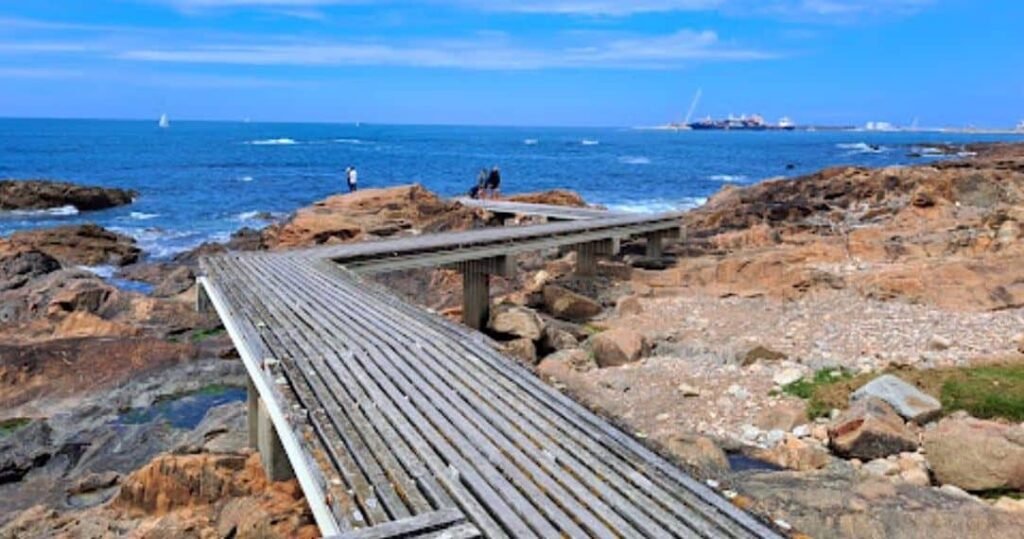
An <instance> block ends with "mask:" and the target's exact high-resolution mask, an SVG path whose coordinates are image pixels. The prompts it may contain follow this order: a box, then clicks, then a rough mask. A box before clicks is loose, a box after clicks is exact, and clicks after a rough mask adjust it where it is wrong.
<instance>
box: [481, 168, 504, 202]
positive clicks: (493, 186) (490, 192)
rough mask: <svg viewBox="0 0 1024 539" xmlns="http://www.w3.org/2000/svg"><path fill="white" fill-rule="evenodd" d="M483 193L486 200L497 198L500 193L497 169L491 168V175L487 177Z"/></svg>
mask: <svg viewBox="0 0 1024 539" xmlns="http://www.w3.org/2000/svg"><path fill="white" fill-rule="evenodd" d="M484 191H485V192H486V193H487V196H488V198H498V196H499V194H500V193H501V171H499V170H498V167H496V166H495V167H494V168H492V169H491V173H490V174H488V175H487V181H486V183H484Z"/></svg>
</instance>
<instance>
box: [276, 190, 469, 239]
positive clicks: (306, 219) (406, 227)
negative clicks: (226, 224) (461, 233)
mask: <svg viewBox="0 0 1024 539" xmlns="http://www.w3.org/2000/svg"><path fill="white" fill-rule="evenodd" d="M487 219H488V214H487V213H486V212H484V211H482V210H478V209H473V208H467V207H464V206H462V205H461V204H458V203H455V202H448V201H445V200H442V199H441V198H440V197H438V196H437V195H436V194H434V193H432V192H430V191H428V190H426V189H425V188H423V187H422V186H421V185H418V184H414V185H402V186H398V187H389V188H385V189H364V190H361V191H357V192H355V193H346V194H343V195H334V196H331V197H328V198H326V199H324V200H321V201H319V202H317V203H315V204H313V205H312V206H308V207H305V208H302V209H300V210H299V211H297V212H296V213H295V215H294V216H293V217H292V218H291V219H290V220H288V221H287V222H285V223H282V224H280V225H272V226H270V227H268V228H267V229H266V230H265V231H264V243H265V244H267V245H269V246H270V247H272V248H288V247H300V246H310V245H320V244H327V243H345V242H350V241H358V240H363V239H369V238H374V237H389V236H394V235H396V234H400V233H418V232H444V231H449V230H466V229H469V228H474V227H477V226H482V225H483V224H485V223H486V221H487Z"/></svg>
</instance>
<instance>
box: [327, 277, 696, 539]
mask: <svg viewBox="0 0 1024 539" xmlns="http://www.w3.org/2000/svg"><path fill="white" fill-rule="evenodd" d="M323 266H325V268H326V269H328V270H333V269H334V268H332V267H331V266H327V265H323ZM336 273H340V272H336ZM363 289H364V290H365V286H364V287H363ZM418 312H420V313H422V311H418ZM386 318H387V319H389V320H391V319H394V320H396V322H395V323H394V324H392V325H391V326H389V328H388V334H389V335H392V336H402V335H404V330H403V329H402V328H403V327H404V328H406V329H407V330H408V331H409V332H411V333H412V334H414V335H415V336H414V337H410V338H411V339H413V340H414V341H415V342H416V343H421V344H414V343H406V346H407V347H408V348H409V349H413V348H418V347H420V346H422V347H425V348H427V349H428V350H429V349H430V347H432V346H435V345H436V346H443V345H445V344H446V343H448V342H455V341H451V340H449V339H445V338H444V337H443V336H440V338H437V337H435V336H433V335H431V332H430V330H429V329H426V328H423V327H421V326H419V324H418V323H417V322H416V321H414V320H411V319H402V320H400V321H397V319H398V318H399V317H398V316H394V315H390V314H389V316H387V317H386ZM488 352H491V351H490V350H489V349H488ZM448 353H449V354H452V352H450V351H449V352H448ZM466 353H469V354H473V353H474V351H472V350H469V349H466V347H465V346H464V350H463V351H462V354H463V356H464V354H466ZM434 355H435V354H431V355H429V356H427V357H425V358H423V361H424V363H430V362H431V358H432V357H433V356H434ZM436 355H437V356H443V355H445V353H443V352H440V350H438V351H437V353H436ZM453 357H460V354H459V353H458V352H455V353H454V354H453ZM505 361H506V362H509V360H505ZM444 365H445V366H447V367H448V368H450V369H453V371H450V372H454V370H458V369H461V368H466V369H468V368H470V367H469V366H470V365H474V363H472V362H466V361H458V360H455V361H447V362H445V363H444ZM510 365H513V366H515V367H518V365H515V364H514V363H510ZM531 376H532V375H531ZM447 380H449V382H450V383H452V384H453V385H457V384H456V382H457V381H458V378H457V377H449V378H447ZM490 382H491V381H490V380H489V379H488V378H487V377H479V378H474V379H472V380H470V381H469V382H467V383H465V384H463V386H460V387H469V388H472V389H471V391H474V392H480V394H479V395H476V400H477V401H478V402H479V403H498V402H501V401H502V400H504V402H503V403H502V404H503V406H500V407H499V408H500V409H501V410H503V411H508V414H507V415H506V417H507V418H508V419H510V420H511V421H512V422H513V423H515V424H516V425H517V428H520V429H530V428H531V427H529V426H527V423H526V422H524V421H523V420H524V419H525V420H539V419H540V418H544V417H545V410H543V409H539V408H532V409H529V408H524V407H523V404H524V403H529V402H531V401H530V399H529V398H526V396H525V395H523V394H522V393H517V394H514V395H509V396H507V397H501V396H499V395H498V394H497V393H495V392H490V391H488V390H489V386H490V385H491V383H490ZM495 391H496V390H495ZM467 398H473V396H470V397H467ZM490 419H491V420H492V421H500V418H499V417H494V416H492V417H490ZM542 426H545V425H543V424H542ZM529 432H530V433H531V434H532V437H533V438H534V440H535V442H536V443H538V444H541V445H542V446H543V447H542V449H543V450H544V451H547V452H548V455H550V456H554V457H555V459H556V461H558V462H561V463H567V464H570V465H572V464H574V463H576V460H575V457H583V458H587V457H588V453H587V452H586V451H584V450H583V448H582V447H580V446H578V445H569V446H568V447H566V449H565V450H561V449H560V446H558V445H556V444H554V443H553V442H551V440H552V439H553V440H558V441H559V442H562V443H565V442H566V439H565V435H566V434H567V433H566V432H558V433H552V434H553V435H552V436H549V437H545V436H543V435H540V434H537V431H536V430H529ZM545 442H547V443H546V444H545ZM605 453H606V452H605ZM609 457H610V455H607V454H602V455H601V456H600V457H598V458H596V459H594V458H591V459H588V460H589V465H591V466H596V467H597V472H596V474H595V473H591V472H589V471H588V470H586V469H585V468H584V467H583V466H577V467H575V468H574V469H573V473H576V474H579V475H580V476H581V477H582V478H584V479H585V480H589V481H590V484H589V488H593V489H595V490H596V491H598V492H600V493H601V494H602V495H603V496H607V497H609V498H610V500H611V503H612V505H613V506H614V507H616V508H619V509H620V510H623V508H625V511H626V512H627V513H629V517H630V518H631V519H632V520H635V521H638V522H640V523H641V525H642V527H645V528H646V530H647V532H646V533H647V534H648V535H651V534H657V533H658V531H657V530H659V529H660V527H659V526H658V525H657V524H653V523H652V522H651V521H650V520H649V519H647V518H646V517H644V516H643V515H641V514H637V513H635V512H633V513H630V512H629V509H628V507H629V506H630V504H629V503H628V502H626V501H625V499H624V498H622V497H621V496H618V495H617V493H615V492H614V491H609V490H608V489H607V488H605V487H604V481H609V482H611V483H613V484H615V485H617V486H618V487H619V488H623V487H624V486H625V481H624V480H623V479H622V478H621V476H619V475H617V473H619V472H613V471H612V470H610V469H608V468H607V467H605V466H604V465H602V464H600V462H601V461H603V460H605V459H608V458H609ZM632 472H633V468H632V467H630V468H629V469H628V470H625V471H623V472H622V473H623V475H624V474H626V473H632ZM588 474H589V475H588ZM597 476H601V477H603V480H602V479H598V478H597ZM572 487H573V488H574V489H576V490H574V492H583V491H585V489H582V488H580V487H579V485H577V484H573V485H572ZM644 490H645V489H644ZM644 490H641V489H637V488H635V487H634V488H633V489H632V490H630V491H627V495H628V497H630V498H631V499H632V500H633V501H634V502H635V503H636V504H637V505H638V506H639V507H644V508H645V510H647V511H653V512H654V513H655V514H657V515H659V516H660V517H661V519H662V521H663V522H665V523H666V526H667V527H668V528H670V529H672V528H675V529H676V532H677V533H682V534H685V533H686V532H685V530H683V529H682V528H680V527H679V526H680V523H681V521H680V520H678V518H677V517H670V516H668V515H667V514H666V513H664V512H659V511H658V510H656V509H654V508H652V507H651V506H656V504H657V502H656V501H655V500H652V499H648V498H646V496H645V492H644ZM598 507H601V511H602V514H603V515H605V516H606V517H607V516H608V515H609V514H611V515H613V514H614V513H613V512H611V511H610V510H608V509H607V508H606V507H603V506H601V505H600V504H598ZM623 527H625V528H627V529H628V528H629V525H625V526H623ZM697 527H698V528H700V526H699V525H698V526H697Z"/></svg>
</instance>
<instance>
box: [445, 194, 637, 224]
mask: <svg viewBox="0 0 1024 539" xmlns="http://www.w3.org/2000/svg"><path fill="white" fill-rule="evenodd" d="M455 201H456V202H458V203H459V204H462V205H463V206H469V207H471V208H481V209H484V210H487V211H490V212H494V213H512V214H517V215H536V216H540V217H552V218H555V219H606V218H608V217H615V216H618V215H627V214H625V213H622V212H614V211H609V210H602V209H597V208H580V207H575V206H554V205H551V204H534V203H529V202H512V201H508V200H488V199H477V198H468V197H459V198H456V199H455Z"/></svg>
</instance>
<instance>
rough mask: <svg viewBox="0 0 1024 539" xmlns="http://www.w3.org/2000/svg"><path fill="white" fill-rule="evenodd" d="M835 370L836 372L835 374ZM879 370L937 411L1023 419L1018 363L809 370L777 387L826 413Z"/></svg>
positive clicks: (1022, 375)
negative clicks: (928, 399)
mask: <svg viewBox="0 0 1024 539" xmlns="http://www.w3.org/2000/svg"><path fill="white" fill-rule="evenodd" d="M836 373H839V374H838V375H837V374H836ZM882 374H893V375H896V376H898V377H900V378H902V379H903V380H904V381H906V382H907V383H909V384H912V385H914V386H916V387H917V388H918V389H920V390H921V391H923V392H925V393H927V394H929V395H932V396H934V397H937V398H938V399H939V400H940V401H941V402H942V413H943V414H950V413H952V412H955V411H957V410H964V411H966V412H967V413H969V414H971V415H972V416H974V417H978V418H982V419H1007V420H1010V421H1024V362H1015V363H1005V364H993V365H982V366H977V367H955V368H945V369H925V370H915V369H911V368H903V369H887V370H885V371H883V372H881V373H868V374H860V375H857V376H852V375H850V374H849V373H845V372H841V371H836V370H834V369H833V370H823V371H818V372H816V373H814V376H813V377H812V378H810V379H807V378H804V379H801V380H798V381H796V382H794V383H792V384H789V385H787V386H785V387H783V388H782V392H783V393H786V394H788V395H794V396H797V397H800V398H802V399H806V400H807V401H808V402H807V415H808V416H810V417H812V418H814V417H820V416H823V415H826V414H828V413H829V411H830V410H832V409H833V408H838V409H844V408H846V407H847V406H848V405H849V401H850V393H853V392H854V391H856V390H857V389H858V388H860V387H861V386H863V385H864V384H866V383H868V382H870V381H871V380H873V379H875V378H876V377H878V376H880V375H882Z"/></svg>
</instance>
